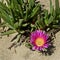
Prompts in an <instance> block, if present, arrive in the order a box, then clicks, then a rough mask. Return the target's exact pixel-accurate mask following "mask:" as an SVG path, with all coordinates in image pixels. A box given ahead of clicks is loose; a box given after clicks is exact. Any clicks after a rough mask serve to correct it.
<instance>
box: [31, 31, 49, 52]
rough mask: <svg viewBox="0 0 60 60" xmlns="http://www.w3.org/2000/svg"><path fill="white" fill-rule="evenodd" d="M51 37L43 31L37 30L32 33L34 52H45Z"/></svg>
mask: <svg viewBox="0 0 60 60" xmlns="http://www.w3.org/2000/svg"><path fill="white" fill-rule="evenodd" d="M48 38H49V36H48V35H47V34H46V33H45V31H42V30H36V31H34V32H32V33H31V36H30V43H31V44H32V45H33V47H32V49H33V50H39V51H41V50H43V49H45V48H48V47H49V43H48Z"/></svg>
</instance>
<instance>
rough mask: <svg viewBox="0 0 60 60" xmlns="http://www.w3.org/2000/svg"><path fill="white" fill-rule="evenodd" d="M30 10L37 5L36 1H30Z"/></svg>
mask: <svg viewBox="0 0 60 60" xmlns="http://www.w3.org/2000/svg"><path fill="white" fill-rule="evenodd" d="M28 3H29V8H30V9H31V8H32V7H33V6H34V5H35V0H28Z"/></svg>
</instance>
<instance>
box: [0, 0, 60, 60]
mask: <svg viewBox="0 0 60 60" xmlns="http://www.w3.org/2000/svg"><path fill="white" fill-rule="evenodd" d="M40 1H41V3H42V4H44V5H45V7H46V8H47V9H49V0H40ZM53 2H54V0H53ZM14 35H15V34H12V35H10V36H9V37H7V36H3V37H2V38H0V60H60V31H59V32H58V33H57V34H56V39H54V46H55V48H54V50H53V52H52V54H51V55H44V54H41V53H39V52H37V51H31V50H30V49H28V48H27V47H25V45H24V44H23V45H21V46H18V47H16V48H14V47H13V48H12V49H11V50H10V49H8V48H9V47H10V46H11V44H12V42H10V41H11V39H12V38H13V36H14Z"/></svg>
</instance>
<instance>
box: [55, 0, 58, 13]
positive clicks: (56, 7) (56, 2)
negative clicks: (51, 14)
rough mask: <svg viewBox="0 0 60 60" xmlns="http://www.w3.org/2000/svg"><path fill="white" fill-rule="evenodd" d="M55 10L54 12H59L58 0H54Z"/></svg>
mask: <svg viewBox="0 0 60 60" xmlns="http://www.w3.org/2000/svg"><path fill="white" fill-rule="evenodd" d="M55 11H56V14H59V0H55Z"/></svg>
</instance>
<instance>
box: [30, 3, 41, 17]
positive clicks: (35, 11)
mask: <svg viewBox="0 0 60 60" xmlns="http://www.w3.org/2000/svg"><path fill="white" fill-rule="evenodd" d="M39 10H40V4H37V5H36V7H35V8H34V9H33V10H32V12H31V17H34V16H35V15H37V13H38V12H39Z"/></svg>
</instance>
